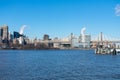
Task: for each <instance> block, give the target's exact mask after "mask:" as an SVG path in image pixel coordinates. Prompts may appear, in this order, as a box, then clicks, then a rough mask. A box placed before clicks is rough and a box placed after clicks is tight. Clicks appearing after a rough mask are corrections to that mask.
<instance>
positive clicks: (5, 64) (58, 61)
mask: <svg viewBox="0 0 120 80" xmlns="http://www.w3.org/2000/svg"><path fill="white" fill-rule="evenodd" d="M0 80H120V55H114V56H113V55H96V54H94V51H93V50H1V51H0Z"/></svg>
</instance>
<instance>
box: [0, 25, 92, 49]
mask: <svg viewBox="0 0 120 80" xmlns="http://www.w3.org/2000/svg"><path fill="white" fill-rule="evenodd" d="M25 27H26V26H25V25H24V26H22V27H21V30H20V32H17V31H14V32H13V33H10V32H9V27H8V26H7V25H3V26H1V27H0V46H1V47H0V48H19V49H21V48H22V49H26V48H27V49H34V48H35V49H43V48H48V49H49V48H52V49H54V48H55V49H73V48H90V46H91V44H90V42H91V35H88V34H85V28H83V29H82V30H81V34H80V36H79V37H76V36H75V35H73V33H71V35H70V36H69V37H67V38H63V39H59V38H58V37H55V38H54V39H51V38H50V37H49V35H48V34H44V35H43V39H37V38H35V39H32V40H31V39H29V38H28V37H26V36H25V35H24V34H23V32H24V28H25Z"/></svg>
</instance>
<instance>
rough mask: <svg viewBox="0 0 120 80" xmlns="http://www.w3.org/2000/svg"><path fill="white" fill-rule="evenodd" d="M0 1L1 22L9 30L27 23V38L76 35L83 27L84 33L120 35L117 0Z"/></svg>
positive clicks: (119, 7) (119, 10)
mask: <svg viewBox="0 0 120 80" xmlns="http://www.w3.org/2000/svg"><path fill="white" fill-rule="evenodd" d="M0 5H1V6H0V9H1V15H0V25H3V24H7V25H8V26H9V30H10V31H11V32H13V31H19V30H20V28H21V26H23V25H27V27H26V29H25V35H27V36H29V37H30V38H35V37H37V38H43V35H44V34H49V35H50V37H52V38H54V37H59V38H63V37H66V36H68V35H70V33H74V34H75V35H77V36H79V35H80V30H81V29H82V28H83V27H86V29H87V34H91V35H98V34H99V33H100V32H103V33H104V34H106V35H110V36H114V37H118V38H120V37H119V35H120V32H119V29H120V1H119V0H100V1H98V0H1V1H0Z"/></svg>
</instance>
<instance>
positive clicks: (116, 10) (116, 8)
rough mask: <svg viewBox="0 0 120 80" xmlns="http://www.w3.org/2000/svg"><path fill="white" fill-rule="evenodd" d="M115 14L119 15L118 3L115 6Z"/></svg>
mask: <svg viewBox="0 0 120 80" xmlns="http://www.w3.org/2000/svg"><path fill="white" fill-rule="evenodd" d="M115 14H116V16H120V4H117V5H116V7H115Z"/></svg>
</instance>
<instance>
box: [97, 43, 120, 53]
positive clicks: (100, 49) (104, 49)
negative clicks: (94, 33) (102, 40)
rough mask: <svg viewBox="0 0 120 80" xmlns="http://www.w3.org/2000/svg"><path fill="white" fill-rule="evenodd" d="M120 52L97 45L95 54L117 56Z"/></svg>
mask: <svg viewBox="0 0 120 80" xmlns="http://www.w3.org/2000/svg"><path fill="white" fill-rule="evenodd" d="M119 52H120V49H116V48H111V47H109V46H104V45H97V47H96V49H95V54H112V55H117V53H119Z"/></svg>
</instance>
